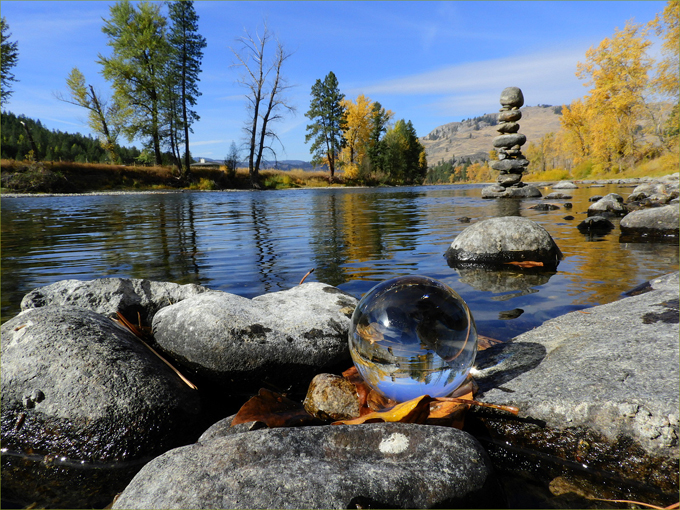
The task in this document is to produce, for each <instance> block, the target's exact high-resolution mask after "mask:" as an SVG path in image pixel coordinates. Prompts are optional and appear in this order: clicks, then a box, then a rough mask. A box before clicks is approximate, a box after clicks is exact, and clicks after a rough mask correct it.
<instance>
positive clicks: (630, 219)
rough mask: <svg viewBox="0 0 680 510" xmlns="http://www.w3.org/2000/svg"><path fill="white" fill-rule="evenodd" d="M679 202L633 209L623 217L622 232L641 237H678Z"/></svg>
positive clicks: (625, 234)
mask: <svg viewBox="0 0 680 510" xmlns="http://www.w3.org/2000/svg"><path fill="white" fill-rule="evenodd" d="M679 207H680V206H679V205H678V204H672V205H666V206H663V207H655V208H652V209H642V210H639V211H633V212H631V213H629V214H627V215H626V216H624V217H623V218H622V219H621V224H620V227H621V234H622V235H624V236H629V237H632V236H639V237H641V238H642V237H647V238H651V237H674V238H677V237H678V233H679V232H678V225H679V224H680V216H679V214H678V210H679Z"/></svg>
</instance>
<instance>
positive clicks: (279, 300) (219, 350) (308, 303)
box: [153, 282, 358, 393]
mask: <svg viewBox="0 0 680 510" xmlns="http://www.w3.org/2000/svg"><path fill="white" fill-rule="evenodd" d="M357 302H358V301H357V299H356V298H354V297H353V296H350V295H349V294H346V293H344V292H342V291H341V290H339V289H337V288H335V287H332V286H330V285H326V284H323V283H317V282H312V283H304V284H302V285H298V286H296V287H293V288H292V289H290V290H285V291H281V292H273V293H270V294H264V295H262V296H258V297H255V298H253V299H247V298H244V297H241V296H237V295H234V294H229V293H226V292H215V291H213V292H208V293H205V294H200V295H197V296H194V297H191V298H188V299H185V300H184V301H181V302H179V303H177V304H175V305H172V306H168V307H166V308H163V309H162V310H161V311H159V312H158V313H157V314H156V315H155V317H154V320H153V331H154V334H155V339H156V343H157V344H158V346H159V347H160V348H161V349H162V350H163V351H164V352H166V353H168V354H169V355H170V356H172V357H173V358H174V359H176V360H177V361H178V362H179V363H181V364H183V365H185V366H187V367H190V368H191V369H192V370H195V371H196V372H197V373H198V374H200V375H201V376H203V377H206V378H208V379H210V380H211V381H213V382H214V383H216V384H218V385H220V386H228V387H230V389H231V390H232V391H237V392H240V393H249V392H252V391H257V390H258V389H259V388H260V387H262V386H263V385H265V384H266V383H267V382H268V383H272V384H274V385H276V386H278V387H285V385H286V384H289V383H292V382H300V381H304V382H305V384H307V383H308V382H309V379H311V377H313V376H314V375H315V374H317V373H319V372H322V371H324V369H326V370H325V371H329V370H328V369H329V368H331V367H335V366H336V365H338V364H340V363H343V362H344V363H346V364H347V366H349V364H351V359H350V356H349V348H348V345H347V334H348V331H349V325H350V317H351V315H352V312H353V311H354V308H355V307H356V304H357Z"/></svg>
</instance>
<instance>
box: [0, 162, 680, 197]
mask: <svg viewBox="0 0 680 510" xmlns="http://www.w3.org/2000/svg"><path fill="white" fill-rule="evenodd" d="M0 166H1V168H2V186H1V191H2V192H3V193H87V192H93V191H155V190H172V189H190V190H220V189H250V179H249V177H248V170H247V169H246V168H239V169H238V170H237V171H236V173H235V174H234V175H229V174H228V173H227V171H226V169H225V168H224V167H219V168H217V167H216V168H195V169H192V171H191V182H190V183H189V185H185V186H180V183H179V181H178V179H177V173H176V172H175V171H173V169H172V168H170V167H148V166H122V165H107V164H96V163H68V162H63V163H62V162H52V161H45V162H39V163H35V162H28V161H14V160H9V159H3V160H1V161H0ZM677 171H678V160H677V156H676V155H673V154H666V155H664V156H662V157H659V158H656V159H653V160H650V161H646V162H643V163H640V164H639V165H638V166H636V167H635V168H633V169H630V170H624V171H622V172H620V173H611V172H610V173H606V174H605V173H601V172H598V171H597V169H596V168H595V169H594V168H592V167H589V166H587V165H585V166H583V168H577V169H573V170H572V171H570V172H567V171H564V170H557V169H555V170H549V171H547V172H540V173H529V174H526V175H525V176H524V178H523V180H524V181H526V182H546V181H559V180H581V179H600V180H607V179H626V178H635V177H661V176H664V175H668V174H671V173H675V172H677ZM496 175H497V173H496V172H493V171H489V172H488V175H487V174H484V176H485V178H484V179H482V180H474V181H465V182H457V184H465V183H468V182H493V181H494V180H495V177H496ZM260 182H261V184H262V186H263V188H264V189H287V188H320V187H328V186H357V185H362V186H378V185H390V184H393V183H390V182H389V180H388V179H387V176H386V175H382V174H373V175H371V176H369V177H365V178H363V179H361V180H350V179H346V178H345V176H344V175H343V174H342V173H340V174H339V175H336V176H335V178H334V179H333V182H331V181H330V174H329V173H328V172H307V171H303V170H290V171H283V170H261V171H260Z"/></svg>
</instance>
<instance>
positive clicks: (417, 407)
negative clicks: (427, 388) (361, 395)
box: [333, 395, 432, 425]
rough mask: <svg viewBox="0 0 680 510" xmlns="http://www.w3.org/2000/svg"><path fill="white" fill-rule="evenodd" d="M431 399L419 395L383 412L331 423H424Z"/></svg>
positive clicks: (427, 396)
mask: <svg viewBox="0 0 680 510" xmlns="http://www.w3.org/2000/svg"><path fill="white" fill-rule="evenodd" d="M431 401H432V399H431V398H430V396H429V395H421V396H420V397H417V398H414V399H412V400H408V401H407V402H403V403H401V404H397V405H396V406H394V407H392V408H390V409H386V410H383V411H373V412H371V413H368V414H365V415H363V416H360V417H359V418H354V419H353V420H341V421H335V422H333V425H358V424H361V423H376V422H381V421H382V422H395V421H398V422H401V423H425V420H427V416H428V414H429V413H430V402H431Z"/></svg>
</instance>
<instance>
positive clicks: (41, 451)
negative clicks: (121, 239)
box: [1, 306, 200, 508]
mask: <svg viewBox="0 0 680 510" xmlns="http://www.w3.org/2000/svg"><path fill="white" fill-rule="evenodd" d="M1 376H2V446H3V454H2V496H3V500H10V501H14V502H16V503H20V504H23V505H28V504H32V503H37V505H39V506H41V507H43V508H44V507H47V508H92V507H95V508H96V507H100V508H101V507H103V506H105V505H107V504H108V503H110V502H111V500H112V499H113V496H114V495H115V494H116V493H117V492H119V491H121V490H122V489H123V488H124V487H125V485H126V484H127V483H128V482H129V481H130V479H131V478H132V477H133V476H134V474H135V473H136V472H137V471H138V470H139V469H140V468H141V467H142V466H143V465H144V463H146V462H147V461H148V460H149V459H150V458H153V457H155V456H157V455H160V454H161V453H163V452H165V451H167V450H169V449H171V448H174V447H176V446H179V445H181V444H186V442H188V441H189V438H190V434H191V433H193V431H192V427H193V426H195V425H196V423H197V418H198V413H199V411H200V409H199V403H198V397H197V395H196V392H195V390H192V389H190V388H189V387H188V386H186V385H185V384H184V382H182V381H181V380H180V379H179V377H178V376H177V375H176V374H175V373H174V372H172V371H171V370H170V369H169V368H168V367H167V366H166V365H165V364H164V363H163V362H162V361H161V360H160V359H158V358H157V357H156V356H155V355H154V354H152V353H151V352H150V351H149V350H148V349H147V348H146V347H144V346H143V345H142V344H141V343H140V342H139V340H138V339H137V338H136V337H134V336H133V335H132V334H131V333H129V332H128V331H126V330H124V329H123V328H121V327H119V326H117V325H116V324H115V323H114V322H113V321H111V320H110V319H108V318H106V317H104V316H102V315H100V314H97V313H95V312H92V311H89V310H84V309H81V308H75V307H65V306H64V307H61V306H45V307H41V308H37V309H31V310H27V311H25V312H22V313H20V314H19V315H17V316H16V317H14V318H13V319H10V320H9V321H7V322H6V323H5V324H4V325H3V326H2V374H1Z"/></svg>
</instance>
